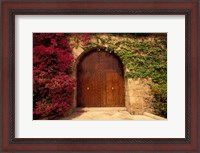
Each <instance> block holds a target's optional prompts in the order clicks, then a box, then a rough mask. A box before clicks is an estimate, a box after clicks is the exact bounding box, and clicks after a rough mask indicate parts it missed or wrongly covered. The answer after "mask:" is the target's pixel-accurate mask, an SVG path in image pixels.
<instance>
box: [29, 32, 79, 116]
mask: <svg viewBox="0 0 200 153" xmlns="http://www.w3.org/2000/svg"><path fill="white" fill-rule="evenodd" d="M66 37H67V35H66V34H62V33H61V34H52V33H48V34H45V33H42V34H36V33H34V34H33V46H34V48H33V107H34V108H33V115H34V119H38V118H43V117H48V116H50V115H54V116H56V117H59V116H63V115H64V114H65V113H66V112H67V111H68V110H69V109H70V107H71V105H72V102H73V95H74V88H75V80H74V78H72V77H71V76H70V74H71V72H72V65H73V62H74V57H73V55H72V54H71V49H70V47H69V42H68V41H67V38H66Z"/></svg>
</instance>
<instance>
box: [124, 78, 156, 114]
mask: <svg viewBox="0 0 200 153" xmlns="http://www.w3.org/2000/svg"><path fill="white" fill-rule="evenodd" d="M125 83H126V84H125V93H126V94H125V101H126V102H125V105H126V107H127V110H128V112H129V113H131V114H135V115H140V114H143V113H144V112H149V113H153V112H154V110H153V103H152V101H153V95H152V93H151V88H150V86H151V85H152V84H153V82H152V81H151V79H140V78H139V79H131V78H129V79H126V82H125Z"/></svg>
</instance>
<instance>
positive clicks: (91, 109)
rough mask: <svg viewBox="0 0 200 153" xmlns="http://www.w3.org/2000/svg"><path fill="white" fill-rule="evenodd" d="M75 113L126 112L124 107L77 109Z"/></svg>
mask: <svg viewBox="0 0 200 153" xmlns="http://www.w3.org/2000/svg"><path fill="white" fill-rule="evenodd" d="M75 111H76V112H93V111H95V112H96V111H127V108H126V107H77V108H76V110H75Z"/></svg>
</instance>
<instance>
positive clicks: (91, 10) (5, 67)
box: [0, 0, 200, 153]
mask: <svg viewBox="0 0 200 153" xmlns="http://www.w3.org/2000/svg"><path fill="white" fill-rule="evenodd" d="M198 5H199V4H198V1H177V2H174V1H171V0H170V1H169V0H168V1H165V2H162V1H158V2H157V3H155V2H154V1H149V2H139V1H121V0H116V1H111V2H104V1H102V2H101V1H95V2H91V1H76V2H73V1H69V2H67V1H46V0H44V1H41V0H38V1H26V2H24V1H18V2H16V1H14V0H11V1H2V2H1V8H2V19H1V20H2V29H1V32H2V35H1V37H2V38H1V39H2V43H1V46H0V47H1V48H2V52H1V54H0V57H1V61H2V64H1V67H0V68H1V72H2V78H1V87H2V88H1V92H0V94H1V95H0V97H2V98H1V107H0V111H1V114H2V117H1V118H0V121H1V122H0V123H1V127H0V128H1V135H2V136H1V141H2V148H1V151H2V152H22V151H27V152H29V151H32V152H37V151H38V152H45V151H48V152H51V151H52V152H59V151H65V152H89V151H92V152H99V151H106V152H116V151H118V152H129V151H132V152H133V151H134V152H180V153H186V152H187V153H188V152H191V153H198V152H200V145H199V144H198V142H199V141H200V136H199V133H200V129H199V127H200V120H199V116H200V107H199V96H198V92H199V81H198V76H199V70H198V68H199V63H198V58H199V53H198V50H199V45H198V40H199V32H197V31H198V30H199V29H198V26H199V19H198V11H199V8H198ZM15 15H185V21H186V22H185V36H186V38H185V48H186V50H185V53H186V54H185V73H186V74H185V85H186V88H185V92H186V97H185V106H186V108H185V138H15V122H16V120H15V83H16V82H15V71H16V70H15Z"/></svg>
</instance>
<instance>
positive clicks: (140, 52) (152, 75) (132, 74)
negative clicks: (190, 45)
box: [69, 33, 167, 117]
mask: <svg viewBox="0 0 200 153" xmlns="http://www.w3.org/2000/svg"><path fill="white" fill-rule="evenodd" d="M69 40H70V42H71V43H70V45H71V47H72V50H73V54H74V56H75V57H79V55H80V54H81V53H82V52H84V51H87V50H90V49H92V48H99V47H100V48H102V47H103V48H105V51H108V52H110V53H112V52H114V53H115V54H117V55H118V56H119V58H120V59H121V61H122V63H123V64H124V66H125V76H124V77H125V78H127V80H128V81H127V83H126V90H129V91H132V92H134V93H136V92H137V94H135V95H134V93H133V94H130V92H127V91H126V92H127V93H126V103H127V101H130V102H128V103H127V108H130V109H131V108H133V107H135V108H134V111H129V112H131V113H132V114H142V113H144V111H148V112H150V113H154V114H157V115H160V116H163V117H167V34H165V33H163V34H123V33H122V34H113V33H112V34H109V33H101V34H97V33H96V34H73V35H71V37H70V38H69ZM128 82H129V83H128ZM131 82H132V83H131ZM141 82H142V83H141ZM138 83H139V84H140V85H139V86H138V88H137V90H136V89H135V87H136V86H137V84H138ZM130 84H132V85H130ZM133 84H134V85H133ZM142 86H146V88H145V89H144V88H142ZM133 101H134V102H133ZM131 102H132V103H133V104H131ZM136 108H137V110H136ZM135 110H136V111H135Z"/></svg>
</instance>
